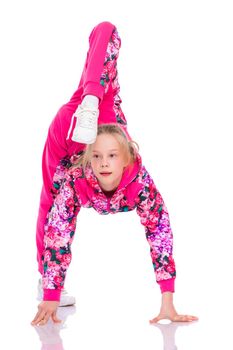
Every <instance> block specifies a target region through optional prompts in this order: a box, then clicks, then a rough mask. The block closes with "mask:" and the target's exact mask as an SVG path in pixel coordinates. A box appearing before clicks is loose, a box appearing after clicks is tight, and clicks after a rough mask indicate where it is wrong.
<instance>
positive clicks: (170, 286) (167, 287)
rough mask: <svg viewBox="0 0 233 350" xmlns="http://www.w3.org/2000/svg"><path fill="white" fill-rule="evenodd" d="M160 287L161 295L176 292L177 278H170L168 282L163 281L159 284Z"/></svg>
mask: <svg viewBox="0 0 233 350" xmlns="http://www.w3.org/2000/svg"><path fill="white" fill-rule="evenodd" d="M158 284H159V286H160V290H161V293H164V292H171V293H174V292H175V278H170V279H168V280H163V281H159V282H158Z"/></svg>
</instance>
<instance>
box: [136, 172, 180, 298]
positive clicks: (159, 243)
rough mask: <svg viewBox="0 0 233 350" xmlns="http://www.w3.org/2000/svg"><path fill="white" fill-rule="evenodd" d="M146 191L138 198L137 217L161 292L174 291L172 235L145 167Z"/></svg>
mask: <svg viewBox="0 0 233 350" xmlns="http://www.w3.org/2000/svg"><path fill="white" fill-rule="evenodd" d="M140 182H142V183H143V188H142V190H141V191H140V193H139V195H138V202H139V203H138V205H137V209H136V211H137V214H138V215H139V216H140V221H141V223H142V225H143V226H144V227H145V233H146V238H147V241H148V243H149V245H150V254H151V258H152V263H153V267H154V271H155V276H156V281H157V282H158V284H159V285H160V289H161V292H162V293H163V292H174V281H175V276H176V269H175V263H174V260H173V256H172V250H173V234H172V230H171V226H170V220H169V215H168V211H167V208H166V206H165V203H164V201H163V198H162V196H161V194H160V193H159V191H158V190H157V188H156V186H155V184H154V182H153V180H152V178H151V177H150V175H149V174H148V172H147V171H146V169H145V168H143V171H142V173H141V175H140Z"/></svg>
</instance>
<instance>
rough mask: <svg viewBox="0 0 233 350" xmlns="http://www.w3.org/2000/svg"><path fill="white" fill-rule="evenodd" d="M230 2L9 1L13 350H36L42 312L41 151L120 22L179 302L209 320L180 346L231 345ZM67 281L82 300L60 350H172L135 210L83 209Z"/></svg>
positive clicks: (6, 62)
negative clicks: (92, 36)
mask: <svg viewBox="0 0 233 350" xmlns="http://www.w3.org/2000/svg"><path fill="white" fill-rule="evenodd" d="M231 5H232V4H231V1H214V0H213V1H205V0H202V1H199V0H196V1H175V0H173V1H168V0H164V1H149V0H144V1H143V2H138V1H135V2H127V1H122V0H118V1H101V0H100V1H92V0H89V1H82V2H81V1H72V0H67V1H61V0H56V1H55V0H47V1H45V0H41V1H33V0H31V1H29V0H21V1H16V0H15V1H10V0H9V1H5V2H4V1H2V2H1V4H0V38H1V42H0V52H1V53H0V113H1V128H0V141H1V147H0V150H1V159H0V161H1V254H0V259H1V265H0V266H1V291H0V293H1V299H0V300H1V303H2V307H3V308H2V312H1V314H2V315H4V317H3V318H1V322H2V323H1V324H2V326H1V334H3V337H2V336H1V337H2V342H4V341H5V342H4V349H15V348H16V345H18V346H19V348H23V347H24V349H40V348H41V342H40V341H39V338H38V336H37V335H36V332H35V331H34V329H33V328H32V327H31V326H30V321H31V319H32V318H33V317H34V314H35V312H36V306H37V301H36V287H37V280H38V277H39V275H38V273H37V265H36V248H35V225H36V217H37V209H38V203H39V193H40V188H41V155H42V149H43V145H44V141H45V138H46V133H47V129H48V127H49V124H50V122H51V120H52V118H53V117H54V115H55V114H56V112H57V110H58V108H59V107H60V106H61V105H62V104H63V103H66V102H67V101H68V100H69V98H70V97H71V95H72V94H73V92H74V91H75V89H76V87H77V85H78V82H79V78H80V74H81V71H82V68H83V64H84V60H85V56H86V51H87V49H88V36H89V33H90V31H91V30H92V28H93V27H94V26H95V25H96V24H97V23H99V22H101V21H104V20H108V21H111V22H113V23H114V24H115V25H116V26H117V27H118V30H119V33H120V36H121V38H122V48H121V52H120V57H119V63H118V69H119V81H120V84H121V94H120V95H121V98H122V100H123V103H122V108H123V111H124V113H125V115H126V117H127V120H128V129H129V132H130V134H131V136H132V137H133V138H134V139H135V141H137V142H138V143H139V145H140V154H141V156H142V158H143V161H144V164H145V165H146V167H147V169H148V170H149V172H150V173H151V175H152V176H153V178H154V181H155V183H156V185H157V187H158V188H159V190H160V192H161V194H162V195H163V198H164V200H165V202H166V205H167V207H168V210H169V213H170V219H171V225H172V228H173V233H174V257H175V261H176V266H177V281H176V293H175V305H176V308H177V310H178V311H179V312H181V313H191V314H194V315H197V316H199V317H200V321H199V322H198V323H195V324H193V325H191V326H189V328H187V327H184V328H180V329H179V331H177V335H176V344H177V347H178V349H179V350H181V349H194V348H195V349H196V348H198V349H206V348H209V349H210V348H211V349H215V348H216V349H217V348H220V347H222V348H223V346H225V345H227V347H228V348H231V346H232V341H231V337H230V329H231V328H230V322H231V318H230V316H231V314H232V311H233V308H232V270H233V269H232V256H231V255H232V247H231V241H232V239H231V236H232V195H233V188H232V175H233V174H232V147H233V145H232V126H231V125H232V123H231V119H232V115H233V113H232V112H233V107H232V96H233V83H232V82H233V68H232V62H233V51H232V33H233V24H232V23H233V22H232V18H233V11H232V8H231ZM66 287H67V289H68V290H69V291H70V292H71V293H73V294H74V295H75V296H76V299H77V306H76V312H75V314H74V315H73V316H72V318H69V319H68V320H67V322H66V325H67V329H66V330H65V331H61V335H62V339H63V344H64V349H66V350H71V349H77V348H80V349H91V348H92V347H96V348H101V349H109V348H111V349H118V348H126V347H128V348H138V349H139V348H140V349H141V348H144V349H154V348H156V349H162V348H163V346H167V348H166V347H165V348H166V349H167V350H168V349H170V350H171V349H172V348H173V347H172V346H173V345H174V344H173V343H172V344H170V345H169V344H165V343H166V339H168V338H169V337H168V338H166V336H165V343H163V341H162V340H163V338H162V336H161V334H159V331H158V329H155V328H152V326H149V325H148V320H149V319H150V318H152V317H154V316H156V314H157V313H158V311H159V306H160V292H159V287H158V286H157V285H156V282H155V278H154V273H153V269H152V265H151V260H150V255H149V246H148V243H147V242H146V239H145V236H144V230H143V228H142V227H141V226H140V223H139V219H138V218H137V215H136V213H135V212H131V213H128V214H118V215H115V216H112V215H109V216H99V215H97V213H95V212H94V211H93V210H91V209H89V210H85V209H83V210H82V211H81V213H80V217H79V221H78V225H77V232H76V237H75V240H74V244H73V260H72V263H71V266H70V269H69V272H68V275H67V281H66ZM168 331H169V330H168ZM48 333H49V334H50V333H51V332H49V331H48ZM42 338H43V335H42V336H41V339H42ZM169 339H172V337H171V338H169ZM171 342H172V341H171ZM223 344H224V345H223ZM169 346H170V347H169Z"/></svg>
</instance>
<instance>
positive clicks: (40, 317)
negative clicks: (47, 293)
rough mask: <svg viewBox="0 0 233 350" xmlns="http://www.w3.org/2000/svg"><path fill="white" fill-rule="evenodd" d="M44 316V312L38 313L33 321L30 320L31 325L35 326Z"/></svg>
mask: <svg viewBox="0 0 233 350" xmlns="http://www.w3.org/2000/svg"><path fill="white" fill-rule="evenodd" d="M44 316H45V311H42V310H40V311H38V312H37V314H36V316H35V318H34V320H32V322H31V324H32V325H36V324H37V323H38V322H40V321H41V320H42V319H43V318H44Z"/></svg>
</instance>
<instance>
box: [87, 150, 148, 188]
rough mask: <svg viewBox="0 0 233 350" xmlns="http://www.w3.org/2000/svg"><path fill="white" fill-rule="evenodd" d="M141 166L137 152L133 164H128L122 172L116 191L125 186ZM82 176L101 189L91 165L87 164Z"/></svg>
mask: <svg viewBox="0 0 233 350" xmlns="http://www.w3.org/2000/svg"><path fill="white" fill-rule="evenodd" d="M141 167H142V160H141V157H140V155H139V154H137V157H136V160H135V162H134V163H133V164H130V165H129V166H127V167H126V169H125V170H124V172H123V174H122V178H121V182H120V184H119V185H118V187H117V191H118V190H120V189H122V188H123V187H127V186H128V185H129V184H130V183H131V182H132V181H133V180H134V179H135V178H136V177H137V175H138V173H139V171H140V169H141ZM84 176H85V178H86V180H87V182H88V183H89V185H90V186H91V187H92V188H94V189H95V190H98V192H99V191H102V189H101V187H100V185H99V182H98V180H97V178H96V176H95V174H94V173H93V170H92V168H91V166H87V167H86V169H85V170H84Z"/></svg>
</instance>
